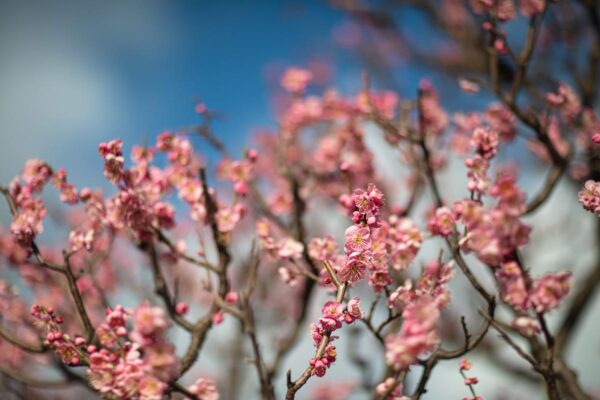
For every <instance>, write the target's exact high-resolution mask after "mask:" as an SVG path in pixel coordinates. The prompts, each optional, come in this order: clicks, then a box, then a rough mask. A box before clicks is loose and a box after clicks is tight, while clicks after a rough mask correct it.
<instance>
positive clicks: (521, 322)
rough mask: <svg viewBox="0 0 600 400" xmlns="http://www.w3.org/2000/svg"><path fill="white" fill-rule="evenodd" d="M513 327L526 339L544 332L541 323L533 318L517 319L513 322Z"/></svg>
mask: <svg viewBox="0 0 600 400" xmlns="http://www.w3.org/2000/svg"><path fill="white" fill-rule="evenodd" d="M512 326H513V327H514V328H516V329H517V330H518V331H519V333H520V334H521V335H523V336H526V337H531V336H534V335H536V334H538V333H540V332H541V330H542V328H541V327H540V323H539V322H538V321H537V320H535V319H533V318H531V317H517V318H515V319H514V321H513V322H512Z"/></svg>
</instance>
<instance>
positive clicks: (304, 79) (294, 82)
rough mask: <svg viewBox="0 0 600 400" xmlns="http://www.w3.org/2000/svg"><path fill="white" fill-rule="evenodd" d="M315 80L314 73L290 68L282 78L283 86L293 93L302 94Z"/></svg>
mask: <svg viewBox="0 0 600 400" xmlns="http://www.w3.org/2000/svg"><path fill="white" fill-rule="evenodd" d="M312 79H313V74H312V72H310V71H308V70H305V69H301V68H288V69H287V70H286V71H285V73H284V74H283V77H282V78H281V86H283V87H284V89H285V90H287V91H288V92H291V93H302V92H304V90H305V89H306V86H307V85H308V83H309V82H310V81H311V80H312Z"/></svg>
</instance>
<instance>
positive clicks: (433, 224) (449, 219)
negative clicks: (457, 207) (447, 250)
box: [427, 207, 454, 236]
mask: <svg viewBox="0 0 600 400" xmlns="http://www.w3.org/2000/svg"><path fill="white" fill-rule="evenodd" d="M453 228H454V218H453V216H452V211H451V210H450V209H449V208H448V207H440V208H438V209H436V210H435V215H434V216H433V218H431V219H430V220H429V222H428V223H427V229H429V232H430V233H431V234H432V235H440V236H448V235H449V234H451V233H452V229H453Z"/></svg>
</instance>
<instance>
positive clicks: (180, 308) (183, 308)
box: [175, 301, 189, 315]
mask: <svg viewBox="0 0 600 400" xmlns="http://www.w3.org/2000/svg"><path fill="white" fill-rule="evenodd" d="M188 310H189V306H188V305H187V303H184V302H182V301H180V302H179V303H177V305H175V312H176V313H177V314H179V315H185V314H187V312H188Z"/></svg>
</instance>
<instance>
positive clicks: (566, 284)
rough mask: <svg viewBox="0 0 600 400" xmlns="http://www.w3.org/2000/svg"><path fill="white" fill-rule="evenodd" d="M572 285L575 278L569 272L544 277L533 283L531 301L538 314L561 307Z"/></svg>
mask: <svg viewBox="0 0 600 400" xmlns="http://www.w3.org/2000/svg"><path fill="white" fill-rule="evenodd" d="M572 285H573V276H572V275H571V273H569V272H559V273H556V274H547V275H544V276H543V277H541V278H539V279H536V280H535V281H534V282H533V285H532V287H531V294H530V297H529V301H530V302H531V305H532V306H533V308H534V309H535V311H536V312H538V313H545V312H548V311H550V310H552V309H554V308H557V307H558V306H559V304H560V302H561V301H562V299H563V298H564V297H565V296H566V295H567V294H569V291H570V290H571V286H572Z"/></svg>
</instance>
